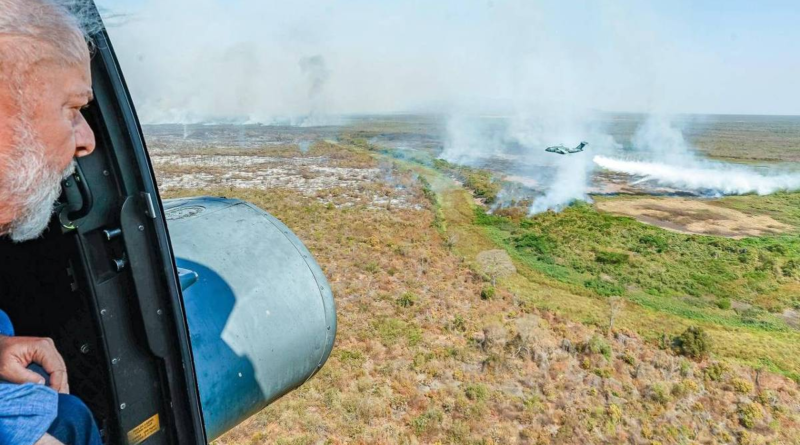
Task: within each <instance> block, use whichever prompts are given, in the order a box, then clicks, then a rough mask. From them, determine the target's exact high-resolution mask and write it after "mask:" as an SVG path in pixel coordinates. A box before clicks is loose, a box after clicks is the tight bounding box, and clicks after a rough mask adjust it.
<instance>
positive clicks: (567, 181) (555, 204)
mask: <svg viewBox="0 0 800 445" xmlns="http://www.w3.org/2000/svg"><path fill="white" fill-rule="evenodd" d="M590 159H591V158H590V157H589V156H588V154H587V153H578V154H577V155H573V156H570V157H569V158H567V157H566V156H563V157H562V159H559V162H558V164H557V165H558V168H557V170H556V175H555V178H553V182H551V183H550V184H549V186H548V189H547V191H546V192H545V194H544V196H541V197H538V198H536V199H535V200H534V201H533V204H532V205H531V208H530V209H529V210H528V213H529V214H530V215H534V214H537V213H542V212H546V211H548V210H553V211H556V212H559V211H561V210H563V209H564V207H566V206H568V205H570V204H572V203H573V202H575V201H584V202H592V200H591V198H590V197H589V195H588V194H587V193H586V192H587V189H588V181H589V178H590V176H591V172H592V170H594V168H593V167H594V165H593V164H592V162H591V160H590Z"/></svg>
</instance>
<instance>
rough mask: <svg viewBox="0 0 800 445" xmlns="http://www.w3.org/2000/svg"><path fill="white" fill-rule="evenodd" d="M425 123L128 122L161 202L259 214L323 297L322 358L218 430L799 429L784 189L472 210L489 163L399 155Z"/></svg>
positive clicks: (630, 433)
mask: <svg viewBox="0 0 800 445" xmlns="http://www.w3.org/2000/svg"><path fill="white" fill-rule="evenodd" d="M439 128H440V123H439V122H437V121H436V120H435V119H434V120H425V119H419V118H416V117H406V118H403V119H397V120H394V121H392V120H388V119H378V120H363V121H358V122H354V123H353V124H352V125H350V126H347V127H327V128H322V129H315V128H308V129H297V128H289V127H285V128H284V127H278V128H270V127H257V128H235V129H231V128H224V127H223V128H219V129H216V130H215V129H214V128H206V127H204V128H201V129H199V130H197V131H201V130H202V134H201V135H199V136H196V137H193V136H191V134H192V131H193V129H192V128H187V129H184V128H181V127H175V128H171V129H170V128H167V127H157V128H155V129H148V128H145V131H146V135H147V139H148V143H149V145H150V147H151V154H152V155H153V160H154V166H155V168H156V171H157V175H158V178H159V182H160V184H161V188H162V194H163V195H164V196H165V197H175V196H191V195H224V196H228V197H236V198H241V199H245V200H248V201H251V202H253V203H255V204H257V205H258V206H260V207H262V208H264V209H265V210H267V211H269V212H270V213H272V214H273V215H275V216H276V217H278V218H280V219H281V220H282V221H283V222H285V223H286V224H287V225H288V226H289V227H290V228H291V229H292V230H294V231H295V232H296V233H297V234H298V236H299V237H300V238H301V239H302V240H303V241H304V242H305V243H306V245H307V246H308V247H309V249H310V250H311V252H312V253H313V254H314V256H315V258H316V259H317V260H318V262H319V263H320V264H321V266H322V267H323V269H324V271H325V273H326V275H327V276H328V278H329V280H330V282H331V285H332V288H333V291H334V295H335V298H336V302H337V309H338V314H339V322H340V324H339V332H338V336H337V344H336V346H335V349H334V352H333V354H332V356H331V358H330V360H329V361H328V363H327V364H326V365H325V367H324V368H323V369H322V370H321V372H320V373H319V374H318V375H317V376H315V377H314V378H313V379H312V380H311V381H309V382H308V383H306V384H305V385H304V386H302V387H301V388H300V389H298V390H297V391H295V392H293V393H291V394H289V395H287V396H286V397H284V398H282V399H281V400H279V401H278V402H276V403H274V404H273V405H272V406H270V407H269V408H267V409H266V410H264V411H262V412H261V413H259V414H257V415H255V416H254V417H252V418H251V419H250V420H248V421H246V422H245V423H243V424H242V425H240V426H239V427H237V428H236V429H234V430H233V431H231V432H230V433H228V434H227V435H226V436H224V437H223V438H221V439H219V440H217V441H216V443H217V444H219V445H222V444H236V445H240V444H241V445H243V444H262V443H263V444H266V443H282V444H317V443H333V444H338V443H342V444H344V443H363V444H383V443H385V444H391V443H407V444H416V443H452V444H461V443H465V444H501V443H503V444H506V443H507V444H547V443H554V444H555V443H576V444H578V443H580V444H584V443H632V444H655V443H661V444H667V443H674V444H683V443H753V444H756V443H797V442H798V441H800V392H799V388H798V384H797V381H798V380H800V374H798V370H800V331H798V324H799V323H798V319H800V317H798V314H797V310H798V308H800V240H798V239H797V236H796V233H797V230H798V229H799V228H800V212H799V211H798V210H797V209H800V195H799V194H791V193H782V194H776V195H770V196H763V197H760V196H741V197H728V198H724V199H719V200H702V201H701V200H696V199H692V198H687V197H650V196H628V195H625V196H607V197H598V198H597V199H596V205H586V204H582V205H574V206H571V207H569V208H567V209H565V210H564V211H563V212H561V213H558V214H556V213H552V212H547V213H544V214H540V215H536V216H534V217H530V218H529V217H527V216H526V212H525V209H524V205H523V208H520V209H515V208H513V207H509V208H507V209H504V211H502V212H496V213H494V214H492V213H490V212H489V210H490V208H489V207H488V206H487V205H485V202H486V201H487V200H488V199H490V198H491V196H493V194H494V193H497V192H498V188H499V187H501V182H500V181H497V180H495V179H494V178H493V175H492V173H491V172H486V171H482V170H478V169H468V168H461V167H458V166H453V165H448V164H446V163H441V162H438V163H436V162H430V156H416V155H414V154H413V153H414V152H409V151H408V150H407V149H403V150H398V148H397V147H398V146H401V145H402V146H403V147H415V149H416V150H418V151H419V152H422V153H429V152H430V153H434V154H435V152H436V149H437V148H436V147H437V145H436V144H438V143H440V142H438V141H440V139H439V138H437V136H436V135H437V131H438V129H439ZM242 135H244V136H242ZM184 136H186V137H185V138H184ZM242 140H244V141H246V142H245V143H242V144H241V145H240V144H239V142H237V141H242ZM782 143H783V142H782ZM778 145H780V144H778ZM726 147H728V146H726ZM711 150H714V149H711ZM644 218H652V220H650V221H644V222H643V221H641V219H644ZM663 226H672V227H666V228H667V229H671V230H665V228H664V227H663ZM687 232H691V233H687ZM509 265H511V267H509ZM501 266H502V267H501ZM689 327H699V328H702V329H703V330H704V332H705V333H706V335H707V336H708V341H709V344H710V350H709V353H708V355H705V356H702V357H687V356H685V355H681V354H680V353H679V352H680V351H679V350H677V349H675V348H674V347H673V346H674V343H673V341H674V340H673V339H674V338H675V337H676V336H679V335H680V334H681V333H682V332H684V331H685V330H686V329H687V328H689Z"/></svg>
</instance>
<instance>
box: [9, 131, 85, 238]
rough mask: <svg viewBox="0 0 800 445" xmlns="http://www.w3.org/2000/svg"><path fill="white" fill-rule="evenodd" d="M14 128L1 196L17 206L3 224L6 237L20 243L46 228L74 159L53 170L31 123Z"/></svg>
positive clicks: (39, 234)
mask: <svg viewBox="0 0 800 445" xmlns="http://www.w3.org/2000/svg"><path fill="white" fill-rule="evenodd" d="M16 130H17V131H16V133H17V134H16V136H17V138H16V141H15V142H16V147H15V150H13V151H12V153H13V154H12V156H14V158H13V159H6V161H7V162H5V167H6V169H5V172H2V176H0V196H4V198H5V199H6V200H8V202H11V203H13V204H12V208H17V209H19V210H18V212H17V216H16V218H15V219H14V221H12V222H11V223H10V224H9V225H8V226H7V227H6V230H7V231H8V236H9V238H11V240H12V241H14V242H18V243H19V242H23V241H28V240H32V239H35V238H38V237H39V236H41V234H42V233H43V232H44V230H45V229H46V228H47V225H48V223H49V222H50V216H51V215H52V214H53V210H54V208H55V205H56V201H57V200H58V197H59V196H60V195H61V181H62V180H63V179H66V178H67V177H69V176H70V175H71V174H72V173H73V172H74V171H75V160H74V159H73V160H72V162H70V164H69V165H68V166H67V168H66V169H64V171H61V172H56V171H53V169H52V168H51V167H50V166H49V165H48V164H47V159H46V157H45V146H44V144H42V143H41V142H40V141H39V140H38V139H37V138H36V137H35V134H34V132H33V129H32V128H31V126H30V124H28V123H26V122H23V123H21V124H19V125H18V127H17V129H16Z"/></svg>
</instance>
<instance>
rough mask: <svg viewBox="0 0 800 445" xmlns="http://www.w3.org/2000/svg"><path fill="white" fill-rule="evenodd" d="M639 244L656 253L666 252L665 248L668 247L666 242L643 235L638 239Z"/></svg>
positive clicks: (656, 237) (652, 236) (659, 238)
mask: <svg viewBox="0 0 800 445" xmlns="http://www.w3.org/2000/svg"><path fill="white" fill-rule="evenodd" d="M639 244H643V245H645V246H647V247H650V248H653V249H655V251H656V252H658V253H661V252H663V251H665V250H667V247H668V246H669V244H668V243H667V241H666V240H664V239H663V238H661V237H658V236H655V235H643V236H642V237H640V238H639Z"/></svg>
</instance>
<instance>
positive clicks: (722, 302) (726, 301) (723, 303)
mask: <svg viewBox="0 0 800 445" xmlns="http://www.w3.org/2000/svg"><path fill="white" fill-rule="evenodd" d="M717 307H718V308H720V309H730V308H731V299H730V298H721V299H719V300H717Z"/></svg>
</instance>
